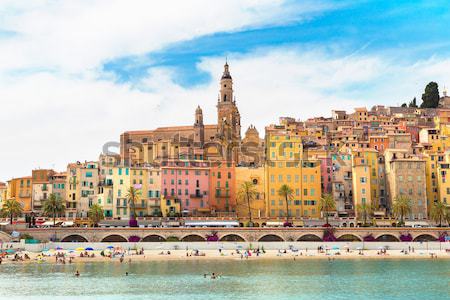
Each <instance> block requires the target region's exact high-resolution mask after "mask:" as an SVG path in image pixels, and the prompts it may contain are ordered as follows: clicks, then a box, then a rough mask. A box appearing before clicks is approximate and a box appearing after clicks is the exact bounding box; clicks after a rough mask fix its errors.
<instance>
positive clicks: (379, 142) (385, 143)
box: [369, 135, 389, 153]
mask: <svg viewBox="0 0 450 300" xmlns="http://www.w3.org/2000/svg"><path fill="white" fill-rule="evenodd" d="M369 148H372V149H375V150H377V151H378V152H380V153H384V150H386V149H387V148H389V138H388V137H387V136H386V135H373V136H370V137H369Z"/></svg>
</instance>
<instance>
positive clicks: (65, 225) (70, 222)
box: [61, 221, 73, 227]
mask: <svg viewBox="0 0 450 300" xmlns="http://www.w3.org/2000/svg"><path fill="white" fill-rule="evenodd" d="M61 226H62V227H70V226H73V221H65V222H63V223H62V224H61Z"/></svg>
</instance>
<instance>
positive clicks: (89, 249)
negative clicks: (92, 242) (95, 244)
mask: <svg viewBox="0 0 450 300" xmlns="http://www.w3.org/2000/svg"><path fill="white" fill-rule="evenodd" d="M84 250H86V251H94V248H92V247H87V248H86V249H84Z"/></svg>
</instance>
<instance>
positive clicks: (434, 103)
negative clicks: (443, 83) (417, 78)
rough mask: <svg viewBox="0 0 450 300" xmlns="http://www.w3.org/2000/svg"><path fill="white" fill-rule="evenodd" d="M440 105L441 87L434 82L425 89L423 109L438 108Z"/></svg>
mask: <svg viewBox="0 0 450 300" xmlns="http://www.w3.org/2000/svg"><path fill="white" fill-rule="evenodd" d="M438 104H439V87H438V84H437V83H436V82H434V81H431V82H430V83H428V84H427V86H426V87H425V92H424V93H423V94H422V104H421V105H420V107H421V108H436V107H438Z"/></svg>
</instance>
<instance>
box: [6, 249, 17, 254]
mask: <svg viewBox="0 0 450 300" xmlns="http://www.w3.org/2000/svg"><path fill="white" fill-rule="evenodd" d="M15 252H16V250H14V249H7V250H6V253H15Z"/></svg>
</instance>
